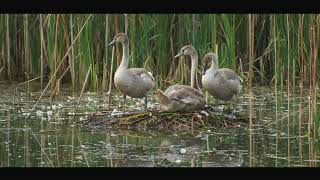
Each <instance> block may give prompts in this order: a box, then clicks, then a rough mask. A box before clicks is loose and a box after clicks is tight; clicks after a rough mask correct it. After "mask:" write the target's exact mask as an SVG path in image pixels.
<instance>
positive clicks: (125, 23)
mask: <svg viewBox="0 0 320 180" xmlns="http://www.w3.org/2000/svg"><path fill="white" fill-rule="evenodd" d="M128 26H129V23H128V14H124V32H125V34H126V35H128Z"/></svg>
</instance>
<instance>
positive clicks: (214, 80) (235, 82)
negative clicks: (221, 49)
mask: <svg viewBox="0 0 320 180" xmlns="http://www.w3.org/2000/svg"><path fill="white" fill-rule="evenodd" d="M209 61H212V65H211V67H210V68H209V69H208V70H205V73H204V74H203V75H202V85H203V87H204V89H205V90H206V91H208V92H209V93H210V94H211V95H212V96H213V97H214V98H215V99H218V100H223V101H229V100H231V99H232V98H234V97H235V96H237V95H238V94H239V93H240V91H241V88H242V85H241V83H242V79H241V78H240V77H239V76H238V75H237V74H235V73H234V72H233V71H232V70H231V69H228V68H221V69H219V68H218V59H217V57H216V55H215V54H214V53H208V54H206V55H205V57H204V64H205V66H206V65H207V64H208V63H209Z"/></svg>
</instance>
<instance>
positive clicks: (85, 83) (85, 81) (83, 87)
mask: <svg viewBox="0 0 320 180" xmlns="http://www.w3.org/2000/svg"><path fill="white" fill-rule="evenodd" d="M91 66H92V64H90V66H89V69H88V72H87V75H86V79H85V80H84V84H83V86H82V90H81V93H80V96H79V98H78V103H77V106H76V109H75V111H74V116H73V118H72V120H74V118H75V117H76V114H77V110H78V107H79V104H80V99H81V97H82V94H83V91H84V89H85V87H86V85H87V82H88V77H89V74H90V72H91Z"/></svg>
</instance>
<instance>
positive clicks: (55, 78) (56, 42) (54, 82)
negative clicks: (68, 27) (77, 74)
mask: <svg viewBox="0 0 320 180" xmlns="http://www.w3.org/2000/svg"><path fill="white" fill-rule="evenodd" d="M56 17H57V18H56V25H55V28H56V29H55V35H54V50H53V61H54V63H53V64H54V68H53V71H55V70H56V69H57V64H58V32H59V29H58V26H59V17H60V16H59V14H57V15H56ZM67 55H69V54H67ZM52 77H53V79H54V81H53V82H52V88H54V87H55V86H54V85H56V82H57V77H56V74H52Z"/></svg>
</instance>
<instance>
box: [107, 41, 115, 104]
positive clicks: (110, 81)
mask: <svg viewBox="0 0 320 180" xmlns="http://www.w3.org/2000/svg"><path fill="white" fill-rule="evenodd" d="M113 61H114V46H113V47H112V54H111V64H110V75H109V91H108V104H109V109H110V107H111V91H112V72H113Z"/></svg>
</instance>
